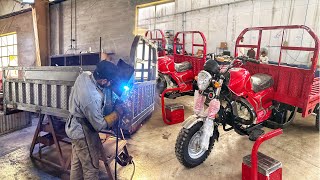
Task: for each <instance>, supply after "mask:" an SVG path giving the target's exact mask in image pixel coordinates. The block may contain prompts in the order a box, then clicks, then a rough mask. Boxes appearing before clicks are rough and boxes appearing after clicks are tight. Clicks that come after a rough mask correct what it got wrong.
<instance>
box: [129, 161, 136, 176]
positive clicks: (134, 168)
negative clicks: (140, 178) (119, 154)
mask: <svg viewBox="0 0 320 180" xmlns="http://www.w3.org/2000/svg"><path fill="white" fill-rule="evenodd" d="M131 163H132V165H133V171H132V174H131V178H130V180H132V179H133V176H134V173H135V172H136V164H134V161H133V160H131Z"/></svg>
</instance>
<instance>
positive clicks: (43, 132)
mask: <svg viewBox="0 0 320 180" xmlns="http://www.w3.org/2000/svg"><path fill="white" fill-rule="evenodd" d="M45 117H47V118H46V120H47V121H45ZM64 127H65V122H63V121H61V120H56V118H55V117H54V116H51V115H45V114H40V116H39V122H38V125H37V128H36V131H35V134H34V137H33V140H32V144H31V147H30V157H31V158H32V159H35V160H37V161H39V162H41V163H46V164H49V165H51V166H53V167H55V168H57V169H59V170H62V171H63V172H65V173H70V163H71V157H72V153H71V140H70V139H69V138H68V137H67V135H66V133H65V130H64ZM99 135H100V138H101V147H102V152H103V153H102V156H101V157H100V160H101V161H103V163H104V166H105V168H106V171H107V175H108V177H109V178H110V179H114V175H113V173H112V171H111V168H110V164H111V162H112V160H114V159H115V157H116V154H115V149H116V137H114V136H112V133H111V132H110V131H102V132H100V133H99ZM126 144H127V143H126V140H124V136H123V133H122V131H121V138H119V142H118V149H119V153H118V154H124V155H126V156H128V157H130V156H129V153H128V150H127V147H126ZM36 145H38V146H39V148H38V151H37V152H34V151H35V147H36ZM53 145H54V146H53ZM50 147H53V149H54V150H53V149H52V148H50ZM48 149H50V150H51V151H50V150H48ZM62 149H63V150H62ZM52 150H53V151H52ZM50 154H51V155H52V154H55V156H54V158H51V159H50ZM56 157H58V158H56ZM57 160H58V161H57Z"/></svg>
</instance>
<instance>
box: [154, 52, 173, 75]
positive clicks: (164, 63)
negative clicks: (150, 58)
mask: <svg viewBox="0 0 320 180" xmlns="http://www.w3.org/2000/svg"><path fill="white" fill-rule="evenodd" d="M158 71H159V72H161V73H163V74H167V73H169V72H174V71H175V69H174V59H173V56H162V57H159V58H158Z"/></svg>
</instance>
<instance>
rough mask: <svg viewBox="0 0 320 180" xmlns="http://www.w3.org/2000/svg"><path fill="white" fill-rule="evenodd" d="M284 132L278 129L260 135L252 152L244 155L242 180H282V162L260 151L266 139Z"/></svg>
mask: <svg viewBox="0 0 320 180" xmlns="http://www.w3.org/2000/svg"><path fill="white" fill-rule="evenodd" d="M280 134H282V129H276V130H274V131H271V132H269V133H267V134H265V135H262V136H260V137H259V138H258V139H257V140H256V142H255V143H254V145H253V148H252V153H251V154H249V155H247V156H245V157H243V162H242V180H281V179H282V164H281V162H280V161H278V160H275V159H273V158H271V157H269V156H267V155H265V154H262V153H260V152H258V148H259V146H260V145H261V144H262V143H263V142H264V141H266V140H269V139H271V138H273V137H275V136H278V135H280Z"/></svg>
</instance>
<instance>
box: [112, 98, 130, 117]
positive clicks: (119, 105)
mask: <svg viewBox="0 0 320 180" xmlns="http://www.w3.org/2000/svg"><path fill="white" fill-rule="evenodd" d="M114 110H115V111H116V112H117V113H118V115H119V117H122V116H124V115H125V114H126V112H127V107H126V106H125V104H124V102H123V101H121V100H119V99H117V100H116V102H115V106H114Z"/></svg>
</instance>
